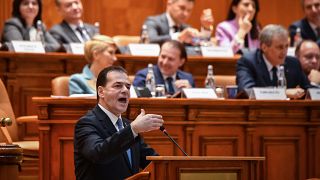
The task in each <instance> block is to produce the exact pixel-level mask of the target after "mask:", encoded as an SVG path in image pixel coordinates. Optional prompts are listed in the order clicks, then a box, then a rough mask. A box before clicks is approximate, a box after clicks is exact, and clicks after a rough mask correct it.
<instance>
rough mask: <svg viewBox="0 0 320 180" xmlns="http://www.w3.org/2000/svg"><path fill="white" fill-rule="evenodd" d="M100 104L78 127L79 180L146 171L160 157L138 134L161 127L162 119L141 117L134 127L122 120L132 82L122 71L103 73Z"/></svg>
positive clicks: (110, 69) (76, 156)
mask: <svg viewBox="0 0 320 180" xmlns="http://www.w3.org/2000/svg"><path fill="white" fill-rule="evenodd" d="M96 89H97V98H98V104H97V105H96V107H94V108H93V109H92V110H91V111H89V112H88V113H87V114H86V115H85V116H83V117H81V118H80V120H79V121H78V122H77V123H76V126H75V135H74V164H75V174H76V178H77V180H89V179H90V180H91V179H94V180H99V179H101V180H106V179H112V180H118V179H119V180H120V179H121V180H122V179H124V178H127V177H129V176H131V175H133V174H135V173H137V172H138V171H139V168H145V167H146V166H147V165H148V163H149V161H147V160H146V156H155V155H157V153H156V152H155V151H154V150H153V149H152V148H150V147H149V146H148V145H147V144H145V143H144V141H143V139H142V137H141V136H140V135H139V133H142V132H147V131H152V130H157V129H159V128H160V126H162V124H163V119H162V116H161V115H157V114H145V111H144V110H143V109H141V113H140V115H138V116H137V118H136V119H135V120H134V121H132V122H131V123H130V122H129V121H128V120H127V119H125V118H123V117H121V113H123V112H125V111H126V110H127V107H128V103H129V96H130V93H129V89H130V81H129V78H128V76H127V74H126V71H125V70H124V69H123V68H122V67H118V66H111V67H108V68H105V69H103V70H102V71H101V72H100V74H99V75H98V78H97V84H96Z"/></svg>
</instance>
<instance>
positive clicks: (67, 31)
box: [61, 21, 81, 43]
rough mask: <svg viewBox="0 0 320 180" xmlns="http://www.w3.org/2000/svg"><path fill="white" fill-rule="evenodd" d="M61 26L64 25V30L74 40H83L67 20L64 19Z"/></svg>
mask: <svg viewBox="0 0 320 180" xmlns="http://www.w3.org/2000/svg"><path fill="white" fill-rule="evenodd" d="M61 26H62V27H63V29H64V31H65V32H66V35H67V36H68V38H70V39H71V41H72V42H79V43H80V42H81V41H80V40H79V39H78V37H77V35H76V34H75V33H74V32H73V30H72V28H71V27H70V26H69V24H68V23H67V22H65V21H62V23H61Z"/></svg>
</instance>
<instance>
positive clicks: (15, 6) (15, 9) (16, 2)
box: [12, 0, 42, 27]
mask: <svg viewBox="0 0 320 180" xmlns="http://www.w3.org/2000/svg"><path fill="white" fill-rule="evenodd" d="M22 1H23V0H13V2H12V16H13V17H16V18H18V19H20V21H21V22H22V24H23V25H24V26H26V21H25V19H23V17H22V16H21V13H20V4H21V3H22ZM37 2H38V6H39V12H38V14H37V16H36V18H35V19H34V20H33V26H34V27H37V21H38V20H41V19H42V18H41V14H42V2H41V0H37Z"/></svg>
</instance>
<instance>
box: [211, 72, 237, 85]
mask: <svg viewBox="0 0 320 180" xmlns="http://www.w3.org/2000/svg"><path fill="white" fill-rule="evenodd" d="M214 80H215V83H216V86H222V87H225V86H228V85H236V76H234V75H215V76H214Z"/></svg>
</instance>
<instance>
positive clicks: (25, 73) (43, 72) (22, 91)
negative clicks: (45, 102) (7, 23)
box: [0, 51, 239, 116]
mask: <svg viewBox="0 0 320 180" xmlns="http://www.w3.org/2000/svg"><path fill="white" fill-rule="evenodd" d="M117 58H118V61H117V62H116V64H117V65H121V66H123V67H124V68H125V69H126V70H127V71H128V74H129V75H135V73H136V72H137V71H138V70H139V69H142V68H145V67H147V65H148V63H153V64H156V62H157V57H142V56H130V55H117ZM238 58H239V56H235V57H233V58H203V57H190V58H189V59H188V61H187V62H186V64H185V65H184V67H182V69H183V70H186V71H188V72H191V73H192V74H193V75H194V78H195V80H196V85H197V86H201V87H202V86H203V82H204V78H205V76H206V73H207V66H208V64H212V65H213V67H214V72H215V74H221V75H232V74H234V73H235V65H236V61H237V59H238ZM85 64H86V61H85V59H84V56H82V55H73V54H66V53H46V54H37V53H14V52H6V51H0V78H1V79H2V80H3V83H4V84H5V86H6V87H7V90H8V94H9V97H10V100H11V102H12V106H13V110H14V113H15V115H16V116H22V115H34V114H35V113H36V108H35V106H34V105H33V104H32V102H31V98H32V97H33V96H50V95H51V80H52V79H53V78H55V77H57V76H61V75H71V74H73V73H80V72H81V71H82V68H83V66H84V65H85Z"/></svg>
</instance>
